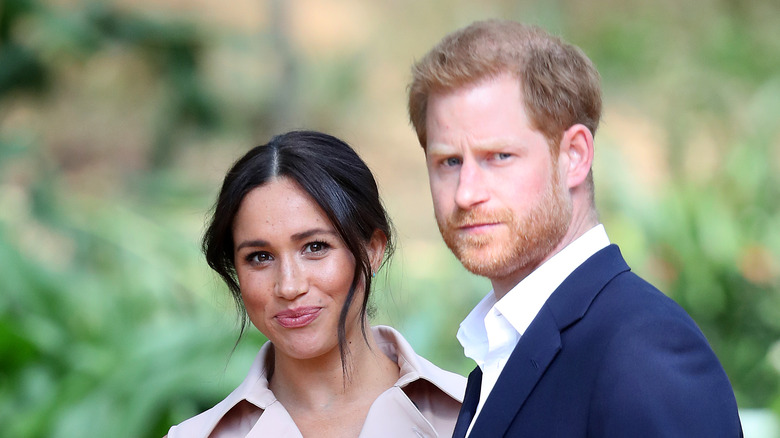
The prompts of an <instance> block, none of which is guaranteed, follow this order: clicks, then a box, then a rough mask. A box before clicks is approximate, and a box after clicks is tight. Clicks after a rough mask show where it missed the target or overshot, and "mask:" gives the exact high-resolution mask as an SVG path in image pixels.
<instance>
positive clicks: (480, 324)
mask: <svg viewBox="0 0 780 438" xmlns="http://www.w3.org/2000/svg"><path fill="white" fill-rule="evenodd" d="M609 243H610V242H609V237H608V236H607V232H606V230H605V229H604V226H603V225H601V224H599V225H596V226H595V227H593V228H591V229H590V230H588V231H587V232H586V233H585V234H583V235H582V236H580V237H578V238H577V239H575V240H574V241H573V242H571V243H570V244H569V245H567V246H566V247H565V248H563V249H562V250H561V251H559V252H558V253H557V254H555V255H554V256H552V257H551V258H550V259H549V260H547V261H546V262H544V263H543V264H542V265H541V266H539V267H538V268H536V270H534V271H533V272H531V274H529V275H528V276H527V277H526V278H524V279H523V280H522V281H521V282H520V283H518V284H517V285H515V287H514V288H512V289H511V290H510V291H509V292H508V293H507V294H506V295H504V297H503V298H502V299H501V300H496V296H495V293H494V291H492V290H491V291H490V292H489V293H488V294H487V295H486V296H485V297H484V298H483V299H482V301H480V302H479V304H477V306H476V307H475V308H474V309H473V310H472V311H471V313H469V314H468V316H466V319H464V320H463V322H462V323H461V324H460V329H459V330H458V335H457V337H458V341H460V343H461V345H463V350H464V354H465V355H466V356H467V357H470V358H471V359H473V360H474V361H475V362H477V364H479V365H480V366H482V364H483V363H484V362H485V359H486V357H487V356H488V354H489V353H491V352H494V351H496V350H497V349H500V348H504V347H506V345H505V346H503V347H502V346H501V345H499V344H507V343H511V347H512V348H514V344H515V343H516V342H517V340H518V339H519V338H520V336H522V334H523V333H524V332H525V330H526V329H527V328H528V326H529V325H530V324H531V321H533V319H534V318H535V317H536V315H537V314H538V313H539V310H541V308H542V306H543V305H544V303H545V302H546V301H547V298H549V297H550V295H551V294H552V293H553V292H554V291H555V289H557V288H558V286H560V284H561V283H562V282H563V281H564V280H565V279H566V277H568V276H569V275H570V274H571V273H572V272H574V270H575V269H577V267H578V266H580V265H581V264H582V263H583V262H585V260H587V259H588V258H589V257H590V256H592V255H593V254H595V253H597V252H598V251H599V250H601V249H603V248H605V247H606V246H608V245H609ZM487 319H490V320H491V321H490V323H489V324H488V325H489V326H490V327H500V329H499V330H500V331H501V332H502V333H495V330H493V332H494V333H489V331H490V330H489V329H488V328H487V326H486V320H487ZM496 320H498V321H499V322H498V323H497V322H496ZM512 329H514V333H506V332H507V331H511V330H512ZM496 337H500V338H501V339H502V341H498V342H497V341H496ZM491 339H492V340H493V342H492V344H493V345H491Z"/></svg>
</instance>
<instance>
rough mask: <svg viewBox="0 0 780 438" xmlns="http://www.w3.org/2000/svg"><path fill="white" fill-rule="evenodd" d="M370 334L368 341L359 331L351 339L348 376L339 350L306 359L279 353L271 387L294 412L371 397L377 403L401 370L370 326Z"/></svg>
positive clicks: (332, 406)
mask: <svg viewBox="0 0 780 438" xmlns="http://www.w3.org/2000/svg"><path fill="white" fill-rule="evenodd" d="M366 333H367V334H368V341H366V339H364V338H363V333H362V332H361V331H360V330H359V329H355V330H353V334H352V335H351V336H350V337H349V338H348V340H347V345H349V354H348V355H347V361H348V363H347V367H346V369H347V370H348V373H347V374H346V375H345V373H344V368H343V367H342V362H341V356H340V354H339V350H338V349H337V348H336V349H334V351H333V352H332V353H330V354H328V355H325V356H324V357H317V358H313V359H304V360H301V359H295V358H291V357H287V356H281V355H279V354H275V355H274V373H273V376H272V377H271V380H270V382H269V387H270V388H271V390H272V391H273V393H274V395H275V396H276V398H277V399H278V400H279V401H280V402H281V403H282V405H284V406H285V407H286V408H287V409H288V410H290V411H316V412H322V411H328V410H330V409H338V408H339V406H342V405H343V404H345V403H349V402H354V401H358V400H361V399H363V398H364V396H365V395H367V394H372V398H371V401H373V400H374V399H375V398H376V397H377V396H378V395H379V394H381V392H383V391H384V390H386V389H387V388H389V387H391V386H392V385H393V384H394V383H395V382H396V381H397V380H398V376H399V370H398V366H397V365H396V364H395V363H393V362H392V361H391V360H390V359H389V358H388V357H387V356H385V355H384V354H383V353H382V351H381V350H380V349H379V346H378V345H377V344H376V341H375V340H374V337H373V335H372V333H371V331H370V329H369V328H368V327H367V328H366Z"/></svg>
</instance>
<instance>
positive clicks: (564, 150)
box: [558, 123, 593, 189]
mask: <svg viewBox="0 0 780 438" xmlns="http://www.w3.org/2000/svg"><path fill="white" fill-rule="evenodd" d="M559 154H560V155H559V157H558V165H559V169H560V170H561V172H562V173H563V176H564V177H565V181H566V184H567V186H568V187H569V188H570V189H571V188H574V187H577V186H579V185H581V184H583V183H584V182H585V180H586V179H587V177H588V173H589V172H590V169H591V166H592V165H593V134H592V133H591V132H590V129H588V128H587V127H586V126H585V125H582V124H579V123H578V124H576V125H572V127H570V128H569V129H567V130H566V132H564V133H563V138H562V139H561V145H560V151H559Z"/></svg>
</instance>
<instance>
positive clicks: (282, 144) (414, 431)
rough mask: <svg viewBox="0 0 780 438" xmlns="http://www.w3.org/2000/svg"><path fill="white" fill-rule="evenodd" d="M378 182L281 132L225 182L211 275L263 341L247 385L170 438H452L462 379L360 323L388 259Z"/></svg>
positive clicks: (397, 338) (332, 145)
mask: <svg viewBox="0 0 780 438" xmlns="http://www.w3.org/2000/svg"><path fill="white" fill-rule="evenodd" d="M392 248H393V245H392V240H391V226H390V221H389V220H388V218H387V214H386V212H385V210H384V208H383V206H382V204H381V201H380V199H379V193H378V190H377V186H376V182H375V181H374V178H373V176H372V174H371V172H370V170H369V169H368V167H367V166H366V164H365V163H364V162H363V161H362V160H361V159H360V157H358V155H357V154H356V153H355V152H354V151H353V150H352V149H351V148H350V147H349V145H347V144H346V143H344V142H343V141H341V140H339V139H337V138H334V137H332V136H329V135H326V134H322V133H318V132H308V131H301V132H290V133H287V134H283V135H280V136H277V137H274V138H273V139H272V140H271V141H270V142H269V143H268V144H267V145H264V146H259V147H256V148H254V149H252V150H251V151H249V152H248V153H247V154H246V155H245V156H244V157H242V158H241V159H240V160H238V161H237V162H236V163H235V164H234V165H233V167H232V168H231V169H230V171H229V172H228V173H227V175H226V176H225V181H224V183H223V185H222V190H221V191H220V194H219V197H218V199H217V203H216V205H215V208H214V215H213V218H212V220H211V223H210V225H209V227H208V229H207V231H206V233H205V236H204V238H203V250H204V253H205V254H206V259H207V260H208V263H209V266H211V267H212V269H214V270H215V271H216V272H217V273H218V274H219V275H220V276H221V277H222V278H223V279H224V281H225V282H226V283H227V285H228V288H229V289H230V291H231V293H232V294H233V297H234V298H235V300H236V303H237V305H238V307H239V309H240V311H241V314H242V321H243V323H244V324H243V325H242V333H243V327H245V326H246V320H247V317H248V318H249V320H251V322H252V324H254V326H255V327H257V329H258V330H260V332H262V333H263V334H264V335H265V336H266V337H267V338H268V342H267V343H266V344H265V345H263V347H262V348H261V350H260V352H259V353H258V355H257V358H256V359H255V362H254V363H253V365H252V367H251V369H250V371H249V375H248V376H247V378H246V380H244V382H243V383H242V384H241V385H240V386H239V387H238V388H236V390H234V391H233V392H232V393H231V394H230V395H229V396H228V397H227V398H226V399H225V400H223V401H222V402H220V403H219V404H217V405H216V406H215V407H213V408H211V409H210V410H208V411H206V412H204V413H202V414H200V415H198V416H196V417H193V418H191V419H189V420H187V421H185V422H184V423H182V424H180V425H178V426H174V427H173V428H171V430H170V431H169V433H168V437H169V438H177V437H187V438H191V437H255V436H257V437H259V436H263V437H301V436H303V437H318V438H319V437H339V438H343V437H357V436H360V437H385V436H386V437H407V436H408V437H419V436H426V437H436V436H450V435H451V434H452V430H453V428H454V425H455V419H456V418H457V414H458V410H459V408H460V402H461V401H462V395H463V391H464V387H465V379H464V378H463V377H461V376H458V375H456V374H453V373H449V372H447V371H444V370H441V369H439V368H437V367H436V366H434V365H433V364H431V363H430V362H428V361H427V360H425V359H423V358H422V357H420V356H417V355H416V354H415V353H414V351H413V350H412V348H411V346H410V345H409V344H408V343H407V342H406V340H404V338H403V337H401V335H400V334H399V333H398V332H396V331H395V330H393V329H392V328H390V327H382V326H379V327H373V328H371V327H369V325H368V322H367V321H366V313H367V306H368V302H369V296H370V293H371V285H372V278H373V277H374V276H375V275H376V272H377V270H378V269H379V268H380V267H381V266H382V265H383V264H384V263H385V262H386V260H385V258H386V256H387V257H389V255H390V254H391V253H392Z"/></svg>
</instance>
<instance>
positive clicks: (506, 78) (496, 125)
mask: <svg viewBox="0 0 780 438" xmlns="http://www.w3.org/2000/svg"><path fill="white" fill-rule="evenodd" d="M426 127H427V133H428V149H436V148H438V147H443V146H453V142H454V141H455V140H458V141H463V140H465V139H468V141H469V143H470V144H473V145H476V144H480V143H488V144H493V143H498V144H501V143H514V142H515V139H516V137H518V136H523V135H526V134H527V133H528V131H529V130H530V128H531V127H530V123H529V119H528V116H527V114H526V111H525V107H524V102H523V96H522V92H521V88H520V82H519V81H518V79H517V78H515V77H514V76H512V75H510V74H501V75H498V76H496V77H491V78H486V79H483V80H481V81H479V82H476V83H474V84H470V85H467V86H464V87H461V88H458V89H455V90H451V91H447V92H438V93H434V94H431V96H430V98H429V102H428V108H427V126H426Z"/></svg>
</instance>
